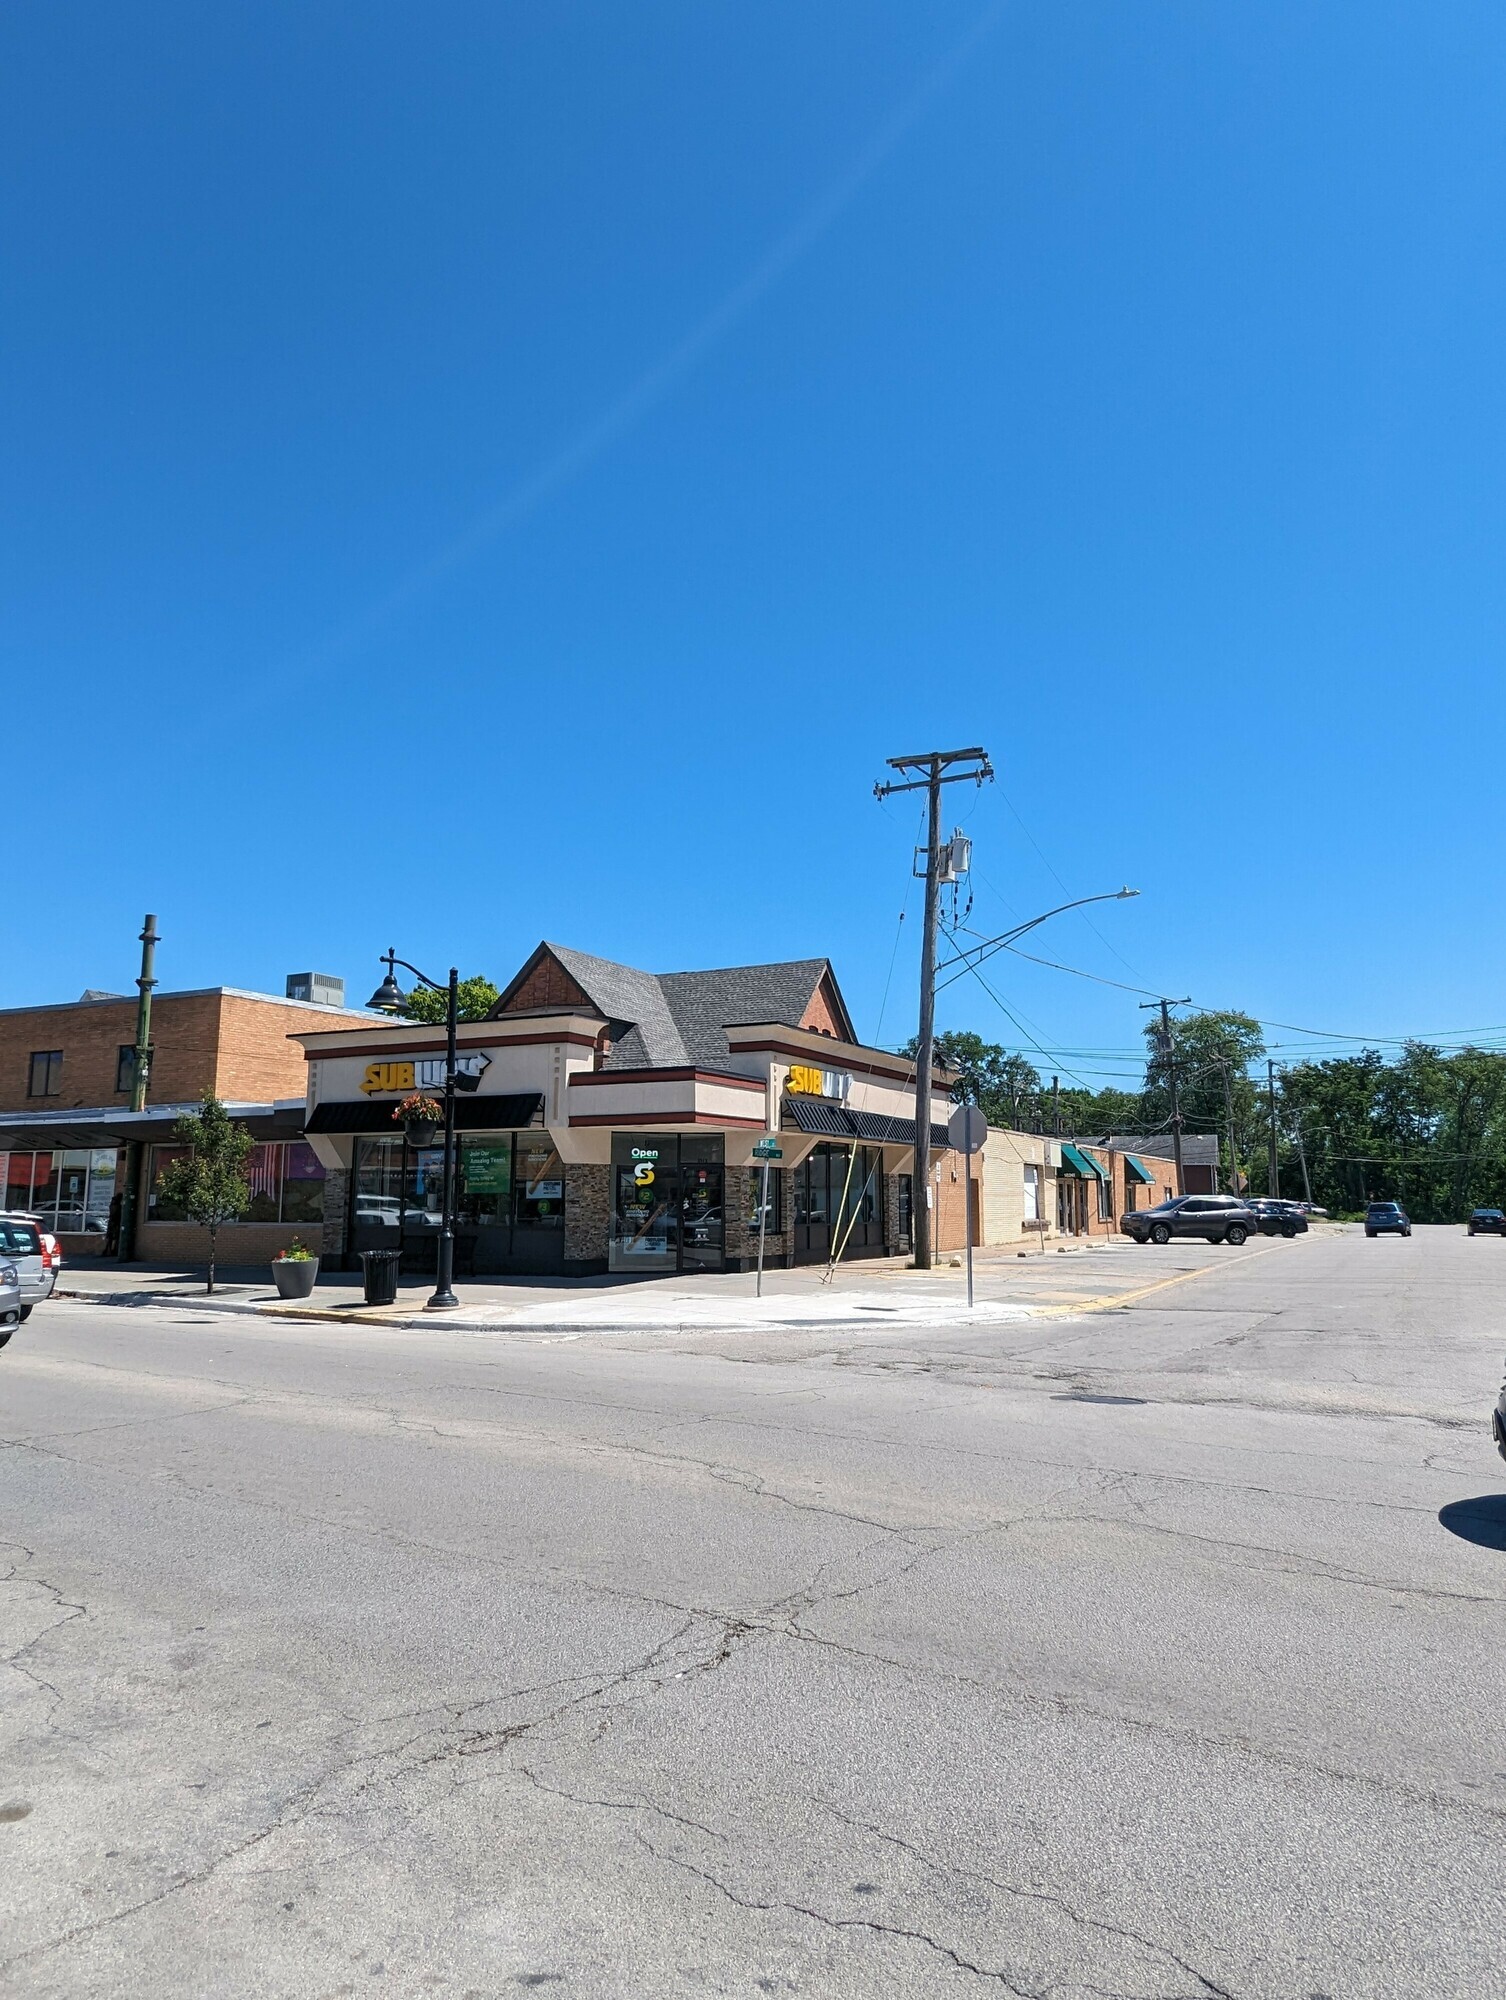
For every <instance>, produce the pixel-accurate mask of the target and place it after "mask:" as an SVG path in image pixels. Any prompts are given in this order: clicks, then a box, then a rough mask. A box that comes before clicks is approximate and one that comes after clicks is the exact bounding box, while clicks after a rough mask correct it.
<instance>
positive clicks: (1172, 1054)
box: [1140, 1000, 1192, 1194]
mask: <svg viewBox="0 0 1506 2000" xmlns="http://www.w3.org/2000/svg"><path fill="white" fill-rule="evenodd" d="M1191 1004H1192V1003H1191V1001H1190V1000H1142V1001H1141V1002H1140V1011H1141V1012H1142V1013H1144V1011H1145V1009H1146V1008H1147V1007H1159V1008H1160V1010H1161V1047H1162V1049H1163V1050H1164V1051H1165V1054H1166V1079H1167V1082H1168V1084H1169V1085H1170V1087H1171V1156H1172V1159H1173V1160H1174V1161H1175V1162H1176V1181H1177V1193H1178V1194H1186V1192H1187V1175H1186V1173H1185V1172H1184V1171H1183V1168H1182V1100H1181V1096H1180V1093H1179V1092H1178V1089H1177V1051H1176V1044H1175V1043H1174V1042H1173V1041H1172V1039H1171V1009H1172V1008H1173V1007H1188V1006H1190V1005H1191Z"/></svg>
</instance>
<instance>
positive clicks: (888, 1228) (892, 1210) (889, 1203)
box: [884, 1174, 913, 1257]
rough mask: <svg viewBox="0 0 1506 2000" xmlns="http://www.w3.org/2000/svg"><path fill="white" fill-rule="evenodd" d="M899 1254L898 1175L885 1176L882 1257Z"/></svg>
mask: <svg viewBox="0 0 1506 2000" xmlns="http://www.w3.org/2000/svg"><path fill="white" fill-rule="evenodd" d="M912 1226H913V1225H912ZM901 1254H902V1253H901V1250H900V1240H899V1175H898V1174H885V1176H884V1255H885V1256H886V1257H898V1256H900V1255H901Z"/></svg>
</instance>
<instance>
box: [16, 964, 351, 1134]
mask: <svg viewBox="0 0 1506 2000" xmlns="http://www.w3.org/2000/svg"><path fill="white" fill-rule="evenodd" d="M362 1018H364V1017H362V1016H360V1015H357V1014H346V1015H341V1014H337V1013H325V1012H323V1010H321V1011H320V1013H318V1014H315V1013H312V1012H310V1010H309V1009H308V1008H306V1007H298V1006H295V1005H293V1004H291V1003H290V1002H287V1001H282V1000H277V999H275V998H273V999H266V1000H261V999H245V998H242V997H241V996H240V995H238V994H231V993H220V992H206V993H164V994H162V995H161V996H160V997H159V998H158V999H157V1000H155V1001H154V1003H153V1006H152V1047H153V1049H154V1050H155V1051H156V1053H155V1056H154V1058H153V1063H152V1077H151V1087H150V1097H149V1102H151V1103H154V1104H183V1103H188V1102H191V1101H192V1100H193V1099H194V1098H197V1097H201V1096H202V1095H203V1094H204V1091H205V1090H206V1089H213V1090H215V1091H217V1092H218V1094H219V1095H220V1096H221V1097H225V1098H230V1099H239V1100H241V1101H243V1102H245V1101H250V1102H253V1103H266V1102H268V1101H270V1100H271V1099H273V1098H278V1097H302V1096H303V1094H304V1089H305V1083H306V1074H307V1072H306V1065H305V1063H304V1060H303V1051H302V1050H301V1049H300V1048H299V1047H298V1045H297V1043H296V1042H290V1041H289V1040H288V1036H289V1035H290V1034H292V1033H294V1032H295V1031H296V1030H298V1029H305V1030H306V1029H308V1028H309V1027H310V1026H313V1025H316V1024H317V1025H322V1024H324V1023H326V1022H327V1024H328V1025H329V1026H331V1027H338V1026H340V1025H342V1023H344V1022H347V1021H349V1022H352V1023H354V1022H358V1021H360V1020H361V1019H362ZM135 1040H136V1002H135V1000H134V999H129V1000H90V1001H81V1002H80V1001H75V1002H74V1003H73V1004H72V1005H63V1006H56V1007H28V1008H24V1009H19V1010H17V1011H16V1012H13V1013H3V1014H0V1108H4V1109H6V1110H15V1111H19V1110H33V1111H67V1110H75V1109H80V1108H88V1107H92V1106H95V1105H121V1106H124V1105H126V1104H128V1103H129V1102H130V1096H129V1093H128V1092H126V1091H120V1090H117V1089H116V1088H115V1073H116V1063H117V1060H118V1058H119V1053H120V1050H121V1049H122V1048H123V1047H125V1046H126V1045H127V1044H130V1043H134V1042H135ZM39 1049H61V1050H62V1051H63V1075H62V1088H61V1089H60V1090H59V1091H58V1093H57V1094H56V1095H55V1096H52V1097H28V1095H27V1085H28V1083H29V1082H30V1080H31V1077H30V1068H31V1057H32V1054H33V1052H34V1051H36V1050H39Z"/></svg>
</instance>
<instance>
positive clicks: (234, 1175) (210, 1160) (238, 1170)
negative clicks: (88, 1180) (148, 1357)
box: [158, 1090, 252, 1292]
mask: <svg viewBox="0 0 1506 2000" xmlns="http://www.w3.org/2000/svg"><path fill="white" fill-rule="evenodd" d="M173 1134H174V1137H175V1138H176V1139H177V1140H178V1143H179V1144H180V1145H183V1146H186V1147H188V1149H189V1150H188V1152H187V1153H186V1154H184V1155H183V1156H182V1157H180V1158H179V1159H176V1160H171V1161H169V1162H168V1164H167V1166H166V1167H165V1168H164V1169H163V1173H162V1178H161V1180H160V1182H159V1183H158V1188H159V1192H160V1193H161V1195H162V1196H163V1197H164V1199H165V1200H167V1201H168V1202H170V1203H171V1204H172V1205H173V1206H174V1207H177V1208H180V1209H181V1210H182V1211H183V1213H184V1215H186V1216H187V1218H188V1220H189V1221H190V1222H197V1223H199V1224H201V1225H202V1226H204V1227H206V1228H207V1229H208V1231H209V1290H210V1291H211V1292H212V1291H213V1290H214V1262H215V1242H216V1238H217V1237H218V1235H219V1232H220V1224H221V1223H222V1222H234V1221H236V1220H237V1218H238V1217H240V1216H242V1215H244V1214H245V1212H246V1210H247V1209H248V1208H249V1207H250V1205H251V1182H250V1180H249V1178H248V1177H247V1173H246V1162H247V1161H248V1160H249V1159H250V1157H251V1146H252V1139H251V1134H250V1133H249V1132H248V1131H247V1130H246V1128H245V1126H244V1125H237V1124H236V1123H235V1121H234V1119H232V1118H231V1116H230V1115H229V1113H228V1112H227V1111H226V1109H225V1107H224V1105H223V1104H221V1102H220V1100H219V1099H218V1098H217V1097H216V1096H215V1094H214V1092H213V1091H212V1090H206V1091H205V1093H204V1097H203V1101H202V1102H201V1103H200V1105H199V1108H198V1110H197V1111H189V1112H185V1114H184V1115H183V1117H181V1118H180V1119H179V1120H178V1122H177V1124H176V1125H175V1126H174V1127H173Z"/></svg>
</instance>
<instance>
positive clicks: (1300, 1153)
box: [1296, 1111, 1313, 1208]
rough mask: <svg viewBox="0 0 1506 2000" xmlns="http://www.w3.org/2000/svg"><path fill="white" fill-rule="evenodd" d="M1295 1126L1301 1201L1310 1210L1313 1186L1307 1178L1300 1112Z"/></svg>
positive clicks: (1305, 1150)
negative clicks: (1300, 1166) (1300, 1170)
mask: <svg viewBox="0 0 1506 2000" xmlns="http://www.w3.org/2000/svg"><path fill="white" fill-rule="evenodd" d="M1296 1126H1297V1158H1298V1159H1299V1160H1300V1161H1301V1162H1302V1199H1303V1200H1304V1201H1305V1202H1306V1203H1307V1205H1308V1207H1309V1208H1311V1207H1312V1203H1313V1184H1312V1182H1311V1181H1310V1180H1309V1179H1308V1178H1307V1146H1306V1143H1305V1141H1304V1140H1303V1137H1302V1113H1301V1112H1300V1111H1299V1112H1298V1113H1297V1117H1296Z"/></svg>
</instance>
